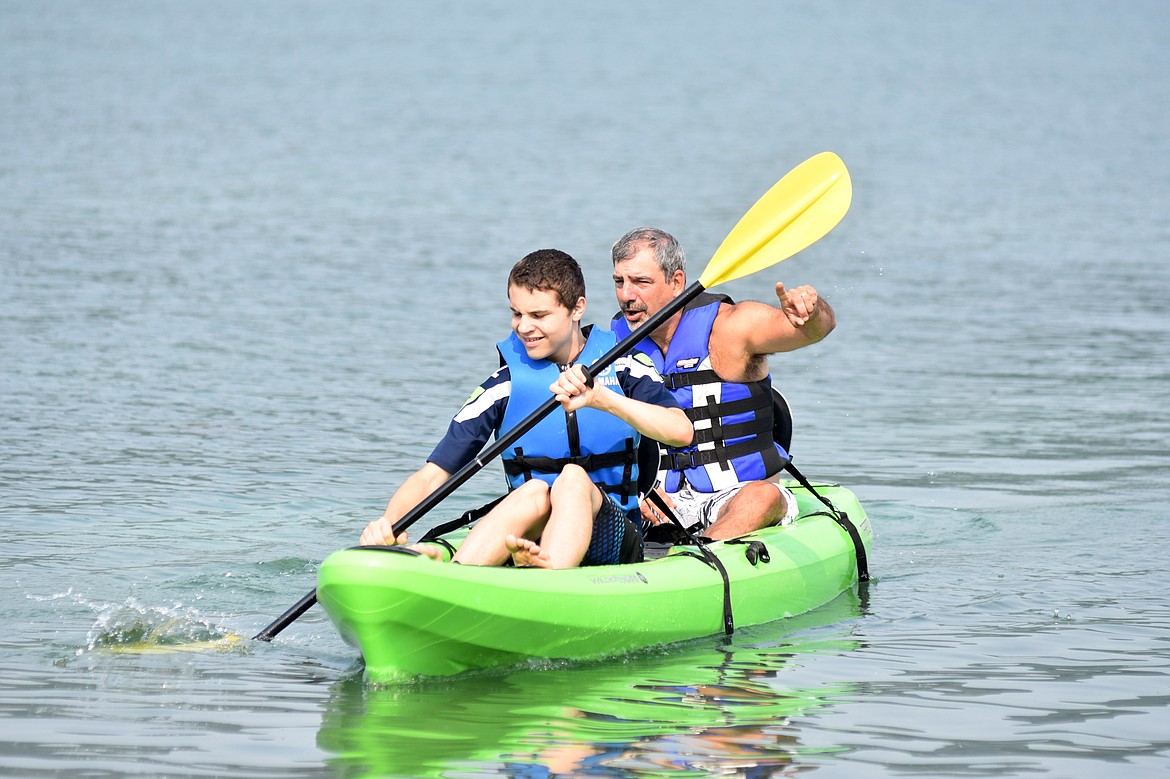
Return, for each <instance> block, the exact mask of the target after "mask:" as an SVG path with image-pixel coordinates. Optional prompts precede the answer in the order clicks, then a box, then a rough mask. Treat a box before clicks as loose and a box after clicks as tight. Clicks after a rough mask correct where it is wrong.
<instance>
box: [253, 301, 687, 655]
mask: <svg viewBox="0 0 1170 779" xmlns="http://www.w3.org/2000/svg"><path fill="white" fill-rule="evenodd" d="M704 289H706V288H705V287H704V286H703V285H702V284H700V283H699V282H697V281H696V282H695V283H693V284H691V285H690V286H689V287H687V288H686V289H685V290H683V293H682V294H681V295H679V296H678V297H676V298H675V299H674V300H672V301H670V302H669V303H667V304H666V305H665V306H664V307H663V308H662V309H661V310H660V311H658V312H657V313H656V314H654V315H653V316H651V317H650V318H649V319H647V320H646V321H645V322H644V323H643V324H642V326H641V327H639V328H638V329H636V330H634V331H632V332H631V333H630V334H629V335H627V336H626V337H625V338H623V339H622V340H620V341H618V343H617V344H616V345H615V346H614V347H613V348H612V349H610V350H609V351H608V352H606V353H605V354H603V355H601V357H599V358H598V359H597V361H596V362H594V363H593V364H592V365H590V366H589V367H588V368H586V369H585V378H586V379H589V380H592V379H593V377H594V376H596V375H597V374H599V373H601V372H602V371H603V370H605V369H606V368H608V367H609V366H610V365H612V364H613V363H614V362H615V361H616V360H617V358H619V357H621V356H622V355H623V354H625V353H626V352H628V351H629V350H630V349H632V348H634V345H635V344H637V343H638V342H639V341H641V340H642V339H643V338H645V337H646V336H647V335H649V334H650V333H652V332H654V331H655V330H657V329H658V328H659V327H660V326H661V325H662V323H663V322H665V321H666V320H667V319H670V318H671V317H672V316H674V315H675V314H677V313H678V312H679V311H681V310H682V309H683V306H685V305H686V304H687V303H690V302H691V301H692V300H694V299H695V298H696V297H698V296H699V295H700V294H701V293H702V292H703V290H704ZM559 405H560V403H558V402H557V399H556V398H555V397H550V398H549V399H548V400H546V401H545V402H544V403H541V404H540V405H539V406H538V407H537V408H536V410H535V411H533V412H532V413H531V414H529V415H528V416H526V417H524V419H522V420H520V422H519V424H517V425H516V426H515V427H512V428H510V429H509V430H508V432H507V433H505V434H504V436H503V437H502V438H497V439H496V442H495V443H494V444H492V445H491V446H489V447H488V448H486V449H484V450H483V451H482V452H480V453H479V455H478V456H477V457H476V458H475V459H474V460H472V461H471V462H469V463H468V464H467V465H465V466H463V467H462V468H460V469H459V471H458V472H456V473H455V474H453V475H452V476H451V477H450V478H449V479H447V481H445V482H443V483H442V484H440V485H439V487H438V489H436V490H435V491H434V492H432V493H431V494H430V495H428V496H426V497H425V498H423V499H422V500H421V501H419V503H418V504H417V505H416V506H415V507H414V508H412V509H411V510H410V511H408V512H406V514H404V515H403V516H402V518H401V519H399V520H398V521H397V522H395V523H394V528H393V531H392V532H393V535H394V537H395V538H397V537H398V534H399V533H401V532H402V531H404V530H406V529H407V528H408V527H410V526H411V525H413V524H414V523H415V522H417V521H418V520H419V518H421V517H422V516H423V515H424V514H426V513H427V512H428V511H430V510H431V509H433V508H434V507H435V506H437V505H439V503H441V502H442V501H443V500H444V499H445V498H446V497H447V496H448V495H450V494H451V493H452V492H454V491H455V490H457V489H459V487H461V486H462V485H463V483H464V482H466V481H467V480H468V479H470V478H471V477H472V476H474V475H475V474H477V473H479V472H480V471H481V470H483V468H484V466H486V465H487V464H488V463H489V462H491V461H492V460H494V459H495V457H496V455H498V454H500V453H502V452H503V451H504V450H505V449H507V448H508V447H510V446H512V445H513V444H514V443H516V442H517V441H519V440H520V437H521V436H523V435H524V434H525V433H527V432H528V431H529V430H531V429H532V428H534V427H536V425H537V423H539V422H540V420H542V419H544V418H545V417H546V416H548V415H549V414H551V413H552V412H553V411H554V410H555V409H556V408H557V407H558V406H559ZM316 602H317V590H316V589H313V590H312V591H310V592H309V593H308V594H306V595H305V597H303V598H301V599H300V600H299V601H297V603H296V605H295V606H293V607H292V608H291V609H289V610H288V611H286V612H285V613H283V614H281V615H280V616H279V617H277V618H276V621H275V622H273V623H272V624H271V625H269V626H268V627H266V628H264V629H263V630H261V631H260V632H259V633H257V634H256V635H255V636H253V637H252V638H253V639H254V640H256V641H271V640H272V639H273V638H275V637H276V636H277V634H279V633H280V632H281V631H283V630H284V629H285V628H286V627H288V626H289V625H291V624H292V623H293V622H294V621H296V619H297V618H298V617H300V616H301V615H302V614H304V613H305V612H306V611H308V610H309V608H310V607H312V605H313V604H314V603H316Z"/></svg>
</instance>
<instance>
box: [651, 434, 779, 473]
mask: <svg viewBox="0 0 1170 779" xmlns="http://www.w3.org/2000/svg"><path fill="white" fill-rule="evenodd" d="M756 453H759V454H760V455H762V456H763V458H764V467H765V472H766V473H768V474H774V473H779V472H780V470H781V469H783V468H784V460H783V458H782V457H780V453H779V452H778V451H776V445H775V442H773V441H772V439H771V438H770V437H769V438H749V439H748V440H746V441H740V442H739V443H735V444H731V445H730V446H724V447H719V448H715V449H695V450H693V451H690V452H669V451H668V452H665V453H664V454H663V455H662V463H661V465H660V468H661V469H665V470H672V471H685V470H686V469H688V468H699V467H701V466H704V465H711V464H713V463H719V464H721V465H723V466H724V468H725V469H726V468H727V467H729V466H728V465H727V463H728V462H729V461H731V460H734V459H735V458H737V457H743V456H745V455H749V454H756Z"/></svg>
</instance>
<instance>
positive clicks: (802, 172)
mask: <svg viewBox="0 0 1170 779" xmlns="http://www.w3.org/2000/svg"><path fill="white" fill-rule="evenodd" d="M852 198H853V185H852V182H851V181H850V179H849V171H848V170H847V169H846V168H845V163H843V162H842V161H841V158H840V157H838V156H837V155H836V154H833V153H832V152H821V153H820V154H817V155H816V156H814V157H810V158H809V159H807V160H805V161H804V162H802V163H801V164H800V165H797V166H796V167H795V168H793V169H792V170H791V171H789V172H788V173H787V174H785V176H784V177H783V178H782V179H780V180H779V181H778V182H776V184H774V185H773V186H772V188H771V189H769V190H768V191H767V192H765V193H764V195H763V196H762V197H761V198H760V199H759V200H757V201H756V202H755V204H754V205H753V206H752V207H751V208H750V209H748V212H747V213H746V214H744V215H743V217H742V218H741V219H740V220H739V222H738V223H736V225H735V227H733V228H732V230H731V232H730V233H728V234H727V237H726V238H724V239H723V243H721V244H720V245H719V248H718V249H716V251H715V254H714V255H713V256H712V257H711V260H710V262H708V263H707V267H706V268H705V269H704V270H703V273H702V275H701V276H700V277H699V280H698V281H696V282H694V283H693V284H691V285H690V286H689V287H687V288H686V289H685V290H684V291H683V293H682V294H681V295H679V296H678V297H676V298H675V299H674V300H672V301H671V302H670V303H668V304H667V305H666V306H665V307H664V308H663V309H662V310H661V311H659V312H658V313H656V314H655V315H654V316H652V317H650V318H649V319H647V320H646V321H645V322H644V323H643V324H642V326H640V327H639V328H638V329H637V330H635V331H633V332H631V333H630V334H629V335H627V336H626V337H625V338H623V339H622V340H621V341H619V342H618V343H617V345H615V346H614V347H613V348H612V349H610V350H609V351H608V352H606V353H605V354H604V355H602V356H601V357H600V358H599V359H598V360H597V361H596V362H594V363H593V364H592V365H590V366H589V367H588V368H586V369H585V376H586V379H590V378H592V377H593V376H596V375H598V374H599V373H601V372H602V371H603V370H605V369H606V368H608V367H609V366H610V365H612V364H613V363H614V361H616V360H617V359H618V358H619V357H621V356H622V355H623V354H625V353H626V352H628V351H629V350H630V349H632V348H633V347H634V346H635V345H636V344H637V343H638V342H639V341H641V340H642V339H643V338H644V337H645V336H646V335H648V334H650V333H652V332H653V331H654V330H656V329H657V328H658V327H659V326H661V325H662V324H663V323H664V322H666V320H667V319H669V318H670V317H672V316H674V315H675V314H677V313H678V312H679V311H681V310H682V309H683V307H684V306H685V305H686V304H687V303H689V302H691V301H692V300H694V299H695V298H696V297H698V296H699V295H700V294H701V293H702V292H703V291H704V290H707V289H710V288H711V287H714V286H715V285H717V284H723V283H725V282H728V281H732V280H734V279H738V278H741V277H743V276H747V275H750V274H752V273H756V272H758V271H761V270H763V269H764V268H769V267H771V266H773V265H776V264H777V263H779V262H782V261H784V260H786V259H788V258H789V257H791V256H792V255H794V254H796V253H797V252H799V251H801V250H802V249H805V248H807V247H808V246H810V245H811V244H813V243H814V242H816V241H818V240H820V239H821V238H822V237H824V236H825V235H826V234H828V232H829V231H830V230H832V229H833V228H834V227H836V226H837V223H839V222H840V221H841V219H842V218H843V217H844V216H845V214H846V212H848V211H849V204H850V202H851V201H852ZM644 334H645V335H644ZM559 406H560V404H559V403H558V402H557V399H556V398H555V397H552V396H550V397H549V399H548V400H546V401H545V402H544V403H542V404H541V405H540V406H539V407H537V409H536V410H535V411H533V412H532V413H531V414H529V415H528V416H526V417H525V418H524V419H523V420H522V421H521V422H520V424H518V425H516V426H515V427H513V428H511V429H510V430H509V431H508V432H507V433H506V434H505V435H504V437H503V438H499V439H497V440H496V442H495V443H494V444H492V445H491V446H489V447H488V448H486V449H484V450H483V451H482V452H480V454H479V456H478V457H476V458H475V459H474V460H472V461H471V462H470V463H468V464H467V465H466V466H464V467H463V468H461V469H460V470H459V471H458V472H457V473H455V474H454V475H452V476H451V477H450V478H449V479H447V481H445V482H443V483H442V484H441V485H439V487H438V488H437V489H436V490H435V491H434V492H432V493H431V494H430V495H428V496H427V497H426V498H424V499H423V500H422V501H421V502H420V503H419V504H418V505H416V506H415V507H414V508H413V509H411V510H410V511H408V512H406V514H405V515H403V516H402V518H401V519H399V520H398V521H397V522H395V523H394V527H393V528H392V533H393V535H394V536H395V537H397V536H398V535H399V534H400V533H402V532H403V531H404V530H406V529H407V528H408V527H410V526H411V525H413V524H414V523H415V522H417V521H418V520H419V518H421V517H422V516H423V515H425V514H426V513H427V512H428V511H430V510H431V509H433V508H434V507H435V506H437V505H438V504H439V503H441V502H442V501H443V500H444V499H445V498H446V497H447V496H448V495H450V494H451V493H452V492H454V491H455V490H456V489H458V488H459V487H460V486H462V485H463V483H464V482H466V481H467V480H468V479H470V478H471V477H472V476H474V475H475V474H476V473H478V472H479V471H481V470H482V469H483V468H484V466H486V465H487V464H488V463H489V462H491V461H492V460H493V459H494V458H495V457H496V456H497V455H499V454H502V453H503V452H504V450H506V449H507V448H508V447H510V446H512V445H513V444H514V443H516V441H518V440H519V439H520V437H521V436H523V435H524V434H525V433H527V432H528V431H529V430H531V429H532V428H533V427H535V426H536V424H537V423H538V422H540V420H542V419H544V418H545V417H546V416H548V415H549V414H550V413H552V411H553V410H555V409H556V408H558V407H559ZM316 602H317V591H316V589H314V590H312V591H311V592H309V593H307V594H306V595H305V596H304V597H303V598H301V599H300V600H299V601H297V603H296V605H294V606H293V607H292V608H290V609H289V610H288V611H286V612H285V613H284V614H281V615H280V616H279V617H277V619H276V621H274V622H273V623H272V624H271V625H269V626H268V627H266V628H264V629H263V630H261V631H260V632H259V633H257V634H256V635H255V636H253V638H254V639H255V640H258V641H271V640H272V639H273V638H275V637H276V636H277V634H279V633H280V632H281V631H283V630H284V629H285V628H286V627H288V626H289V625H291V624H292V623H293V622H294V621H295V620H296V619H297V618H298V617H300V616H301V615H302V614H304V613H305V612H306V611H308V610H309V608H310V607H311V606H312V605H313V604H314V603H316Z"/></svg>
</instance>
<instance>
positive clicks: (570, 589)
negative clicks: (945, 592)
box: [317, 484, 873, 682]
mask: <svg viewBox="0 0 1170 779" xmlns="http://www.w3.org/2000/svg"><path fill="white" fill-rule="evenodd" d="M788 486H789V488H790V489H791V490H792V491H793V494H795V495H796V497H797V502H798V504H799V509H800V512H799V515H798V516H797V518H796V519H795V520H794V521H793V522H792V523H791V524H788V525H784V526H780V527H771V528H765V529H763V530H758V531H756V532H754V533H751V534H749V535H747V536H744V537H743V538H741V539H736V540H733V541H726V542H723V541H717V542H712V543H710V544H708V545H707V548H708V549H709V550H710V552H711V553H712V554H713V555H715V556H716V557H718V558H719V561H720V563H721V564H722V565H721V567H722V568H723V569H724V570H725V571H726V585H725V580H724V576H723V575H722V573H721V572H720V571H719V570H717V567H715V566H712V565H711V564H710V563H708V562H705V561H704V560H703V559H702V555H701V554H699V552H698V551H697V550H696V548H695V547H694V546H691V545H677V546H674V547H671V548H670V549H669V550H667V551H666V553H665V554H664V555H662V556H660V557H656V559H648V560H647V561H646V562H642V563H631V564H626V565H612V566H591V567H584V568H569V569H563V570H547V569H538V568H505V567H493V566H471V565H452V564H448V563H440V562H436V561H435V560H432V559H430V558H428V557H426V556H424V555H420V554H418V553H417V552H414V551H413V550H409V549H404V548H402V547H356V548H353V549H345V550H341V551H338V552H335V553H333V554H332V555H330V556H329V557H327V558H326V559H325V561H324V562H323V563H322V565H321V568H320V571H319V572H318V576H317V597H318V601H319V602H320V604H321V605H322V607H324V609H325V611H326V613H327V614H328V615H329V618H330V619H331V620H332V621H333V623H334V625H335V626H336V627H337V629H338V631H339V633H340V634H341V637H342V638H343V639H344V640H345V641H346V642H347V643H349V644H351V645H352V646H354V647H356V648H357V649H358V650H359V651H360V652H361V654H362V657H363V658H364V660H365V667H366V675H367V677H368V678H369V679H370V680H371V681H374V682H390V681H396V680H401V679H404V678H409V677H413V676H418V675H425V676H445V675H450V674H457V673H461V672H464V671H468V670H472V669H478V668H487V667H493V666H507V665H515V664H518V663H522V662H525V661H528V660H531V659H537V658H540V659H545V658H547V659H574V660H581V659H592V658H600V657H605V656H610V655H616V654H621V653H623V652H628V651H631V650H638V649H644V648H648V647H652V646H658V645H662V644H670V643H674V642H678V641H684V640H687V639H693V638H699V637H701V636H707V635H712V634H716V633H720V632H723V631H724V630H725V629H726V628H727V627H728V626H727V624H726V620H725V605H724V604H725V600H726V598H725V595H727V594H729V595H730V610H731V617H732V618H733V620H734V624H735V626H737V627H739V626H748V625H756V624H760V623H764V622H770V621H772V620H776V619H781V618H784V617H791V616H795V615H797V614H802V613H805V612H807V611H810V610H812V609H815V608H817V607H819V606H822V605H824V604H826V603H828V602H829V601H831V600H833V599H834V598H836V597H837V596H838V595H840V594H841V593H842V592H844V591H845V590H846V589H848V588H850V587H851V586H852V585H853V584H854V582H856V581H857V580H858V554H857V549H856V548H855V545H854V544H855V540H854V538H851V536H850V533H849V531H848V530H847V529H846V527H844V526H843V525H842V524H841V523H839V522H838V519H837V518H836V517H835V516H834V515H833V514H832V513H830V512H829V511H827V510H826V507H825V504H824V503H822V502H821V500H819V499H818V498H817V497H816V495H814V494H812V493H810V492H809V490H808V489H807V488H806V487H802V486H799V485H794V484H790V485H788ZM813 486H814V487H815V491H816V493H819V494H820V495H822V496H824V497H825V498H827V499H828V500H829V501H830V502H831V503H832V505H833V506H834V507H835V508H836V509H837V510H838V511H839V512H840V513H842V514H845V515H847V517H848V524H852V525H853V527H854V528H856V536H857V537H858V538H859V539H860V540H861V542H862V543H864V545H865V546H866V547H868V546H869V544H870V543H871V541H872V537H873V533H872V530H871V528H870V525H869V521H868V519H867V518H866V516H865V512H864V510H863V509H862V507H861V505H860V504H859V503H858V501H857V498H856V497H855V496H854V495H853V493H852V492H850V491H849V490H847V489H845V488H843V487H840V486H837V485H827V484H826V485H822V484H817V485H813ZM448 540H449V541H450V542H451V543H453V544H455V542H456V540H457V539H455V538H452V537H448ZM751 542H758V543H754V544H753V543H751ZM436 545H437V546H438V547H439V548H440V549H442V550H443V552H444V555H445V556H448V555H449V550H448V549H447V548H446V546H445V545H443V544H436ZM455 545H457V544H455Z"/></svg>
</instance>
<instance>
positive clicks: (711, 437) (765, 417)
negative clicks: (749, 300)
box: [613, 293, 789, 492]
mask: <svg viewBox="0 0 1170 779" xmlns="http://www.w3.org/2000/svg"><path fill="white" fill-rule="evenodd" d="M731 302H732V301H731V298H729V297H727V296H726V295H712V294H710V293H702V294H700V295H699V296H698V297H696V298H695V300H693V301H691V302H690V303H689V304H688V305H687V306H686V307H685V308H684V309H683V313H682V318H681V319H680V320H679V324H678V328H677V329H676V330H675V331H674V335H673V336H671V339H670V346H668V347H667V350H666V354H665V355H664V354H663V353H662V350H661V349H659V348H658V344H656V343H654V341H653V339H651V338H650V337H649V336H647V337H646V338H643V339H642V341H641V342H640V343H639V344H638V347H637V348H638V349H639V350H640V351H642V352H644V353H645V354H646V355H647V356H649V357H650V359H651V360H653V361H654V366H655V367H656V368H658V372H659V373H661V374H662V378H663V381H664V382H665V384H666V387H667V389H669V390H670V393H671V395H673V396H674V399H675V400H677V401H678V404H679V405H680V406H682V407H683V409H684V410H685V411H686V414H687V417H688V418H689V419H690V420H691V424H692V425H694V428H695V437H694V440H693V441H692V442H691V444H690V445H689V446H684V447H681V448H675V447H667V448H666V451H665V453H664V454H663V456H662V465H661V467H662V470H663V471H664V473H663V478H662V485H663V488H664V489H665V490H666V491H667V492H676V491H677V490H679V489H680V488H681V487H682V486H684V485H683V479H684V478H685V480H686V484H689V485H690V487H691V489H693V490H695V491H696V492H718V491H719V490H722V489H726V488H728V487H731V486H733V485H735V484H738V483H739V482H741V481H753V480H757V479H767V478H769V477H771V476H774V475H775V474H777V473H779V472H780V471H781V470H782V469H783V468H784V465H785V463H787V462H788V460H789V457H788V453H787V452H786V451H784V447H782V446H781V445H780V444H778V443H777V442H776V441H774V440H773V436H772V428H773V413H772V403H773V399H772V398H773V393H772V377H771V376H765V377H764V378H763V379H761V380H760V381H753V382H746V383H740V382H730V381H724V380H723V379H721V378H719V376H718V374H716V373H715V371H714V370H712V369H711V353H710V346H709V342H710V339H711V328H712V327H713V326H714V324H715V317H716V316H717V315H718V314H719V305H720V304H721V303H731ZM613 330H614V334H615V335H616V336H617V337H619V338H624V337H625V336H626V335H627V334H629V332H630V326H629V324H628V323H627V322H626V320H625V319H624V318H623V317H622V316H621V315H620V314H619V315H618V316H616V317H614V321H613Z"/></svg>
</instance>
